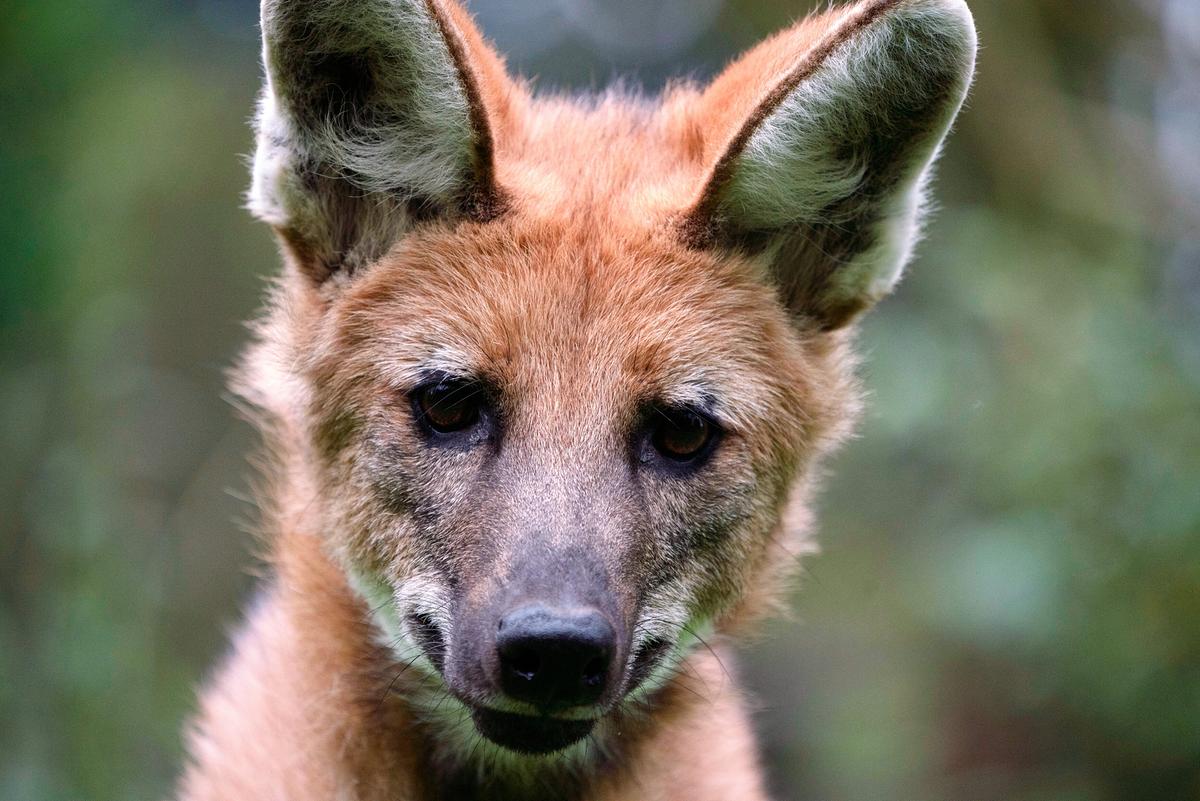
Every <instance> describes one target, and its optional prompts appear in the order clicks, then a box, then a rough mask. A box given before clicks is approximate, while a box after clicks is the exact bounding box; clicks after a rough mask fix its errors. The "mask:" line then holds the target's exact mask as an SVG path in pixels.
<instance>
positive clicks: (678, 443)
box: [653, 411, 712, 461]
mask: <svg viewBox="0 0 1200 801" xmlns="http://www.w3.org/2000/svg"><path fill="white" fill-rule="evenodd" d="M666 418H667V419H666V420H663V421H662V422H661V423H660V424H659V426H658V427H657V428H656V429H655V430H654V438H653V441H654V447H655V448H657V449H658V452H659V453H661V454H663V455H664V456H667V457H668V458H671V459H676V460H680V461H684V460H687V459H691V458H693V457H695V456H696V455H697V454H699V453H700V451H702V450H704V447H705V446H706V445H708V442H709V439H711V437H712V426H711V425H709V422H708V421H707V420H705V419H704V418H703V417H701V416H700V415H698V414H696V413H695V412H689V411H680V412H672V413H667V414H666Z"/></svg>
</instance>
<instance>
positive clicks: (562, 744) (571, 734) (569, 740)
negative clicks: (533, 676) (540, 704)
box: [471, 707, 596, 754]
mask: <svg viewBox="0 0 1200 801" xmlns="http://www.w3.org/2000/svg"><path fill="white" fill-rule="evenodd" d="M471 719H472V720H473V721H474V722H475V728H476V729H477V730H478V731H479V733H480V734H481V735H483V737H484V738H486V739H488V740H490V741H491V742H493V743H495V744H496V745H498V746H501V747H502V748H507V749H509V750H510V751H516V752H518V753H521V754H552V753H554V752H555V751H561V750H562V749H564V748H567V747H568V746H571V745H574V744H575V743H577V742H579V741H580V740H582V739H583V738H584V737H587V736H588V734H590V733H591V731H592V727H594V726H595V725H596V721H595V719H594V718H593V719H583V720H569V719H566V718H554V717H546V716H534V715H520V714H517V713H515V712H501V711H499V710H496V709H489V708H487V707H476V708H475V709H474V710H472V712H471Z"/></svg>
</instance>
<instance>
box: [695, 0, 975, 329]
mask: <svg viewBox="0 0 1200 801" xmlns="http://www.w3.org/2000/svg"><path fill="white" fill-rule="evenodd" d="M974 65H975V28H974V25H973V22H972V19H971V14H970V12H969V11H968V10H967V7H966V5H965V3H963V2H962V0H860V2H856V3H852V4H850V5H846V6H842V7H839V8H836V9H833V10H830V11H828V12H826V13H825V14H822V15H818V16H814V17H810V18H808V19H807V20H805V21H803V22H801V23H800V24H798V25H796V26H795V27H793V28H791V29H789V30H787V31H784V32H783V33H781V34H778V35H776V36H775V37H774V38H772V39H769V40H767V41H765V42H763V43H762V44H761V45H759V46H758V47H757V48H755V49H754V50H751V51H750V52H749V53H747V54H746V55H745V56H743V57H742V58H741V59H739V60H738V61H737V62H735V63H734V64H733V65H731V66H730V67H729V68H728V69H727V70H726V71H725V72H724V73H723V74H722V75H721V76H719V77H718V78H717V79H716V80H715V81H714V82H713V84H712V85H711V86H710V87H709V89H707V90H706V92H705V94H704V96H703V97H702V98H701V104H702V105H701V119H702V120H704V121H705V122H706V124H707V126H708V128H709V133H708V134H707V136H706V137H705V138H706V158H707V163H708V165H709V167H708V173H707V175H706V178H705V180H704V182H703V184H702V187H701V189H700V191H699V193H698V194H697V196H696V197H695V198H694V200H693V202H692V204H691V206H690V207H689V209H688V210H687V212H686V213H685V215H684V217H683V220H682V227H681V231H682V234H683V236H684V237H685V239H686V240H687V241H688V242H689V244H691V245H693V246H695V247H726V248H736V249H740V250H746V251H751V252H754V253H757V254H761V256H762V257H763V258H765V259H767V260H768V261H769V262H770V264H771V267H772V270H773V272H774V273H775V277H776V279H777V281H778V282H779V287H780V291H781V295H782V297H783V299H784V301H785V302H786V303H787V304H788V305H789V306H790V307H791V308H792V309H793V310H794V311H795V312H796V313H797V314H800V315H802V316H805V317H807V318H808V319H809V320H811V321H814V322H815V323H816V325H818V326H819V327H821V328H824V329H833V328H838V327H841V326H843V325H845V324H846V323H848V322H850V321H851V320H852V319H854V318H855V317H856V316H857V314H858V313H859V312H861V311H862V310H864V309H865V308H867V307H869V306H870V305H871V304H872V303H874V302H875V301H876V300H878V299H879V298H880V297H882V296H883V295H884V294H886V293H887V292H888V291H889V290H890V289H891V288H892V286H893V285H894V284H895V283H896V281H897V279H898V278H899V277H900V272H901V270H902V269H903V267H904V264H905V262H906V261H907V260H908V258H909V255H910V253H911V251H912V247H913V244H914V242H915V240H916V238H917V236H918V233H919V226H920V218H921V213H922V206H923V193H924V189H925V184H926V182H927V180H928V177H929V171H930V167H931V165H932V164H933V161H934V159H935V158H936V156H937V153H938V150H939V148H940V146H941V142H942V139H943V138H944V137H945V135H946V133H947V131H948V130H949V128H950V124H951V122H952V121H953V120H954V116H955V114H957V112H958V109H959V107H960V106H961V105H962V102H963V98H964V96H965V94H966V91H967V87H968V85H969V83H970V81H971V75H972V72H973V70H974Z"/></svg>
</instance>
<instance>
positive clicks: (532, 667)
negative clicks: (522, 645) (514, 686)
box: [504, 649, 542, 681]
mask: <svg viewBox="0 0 1200 801" xmlns="http://www.w3.org/2000/svg"><path fill="white" fill-rule="evenodd" d="M504 661H505V664H506V665H507V666H508V669H509V670H511V671H512V672H513V673H514V674H516V676H517V677H518V678H521V679H524V680H525V681H533V680H534V679H535V678H537V673H538V669H539V668H541V666H542V659H541V657H540V656H538V655H537V652H535V651H532V650H529V649H518V650H515V651H514V652H513V653H510V654H508V655H507V656H506V657H505V660H504Z"/></svg>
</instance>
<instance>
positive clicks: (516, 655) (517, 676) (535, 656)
mask: <svg viewBox="0 0 1200 801" xmlns="http://www.w3.org/2000/svg"><path fill="white" fill-rule="evenodd" d="M615 650H616V633H615V632H614V631H613V627H612V626H611V625H610V624H609V622H608V621H607V620H606V619H605V618H604V616H603V615H601V614H600V613H599V612H598V611H596V610H594V609H577V610H557V609H548V608H546V607H544V606H524V607H521V608H519V609H517V610H515V611H513V612H510V613H508V614H507V615H505V616H504V618H503V619H502V620H501V621H500V629H499V631H498V632H497V634H496V651H497V654H498V656H499V663H500V688H501V689H502V690H504V692H505V694H506V695H508V696H509V697H510V698H514V699H516V700H518V701H527V702H528V703H531V704H534V705H536V706H538V707H540V708H542V709H561V708H564V707H570V706H581V705H584V704H592V703H595V702H596V701H597V700H598V699H599V698H600V696H602V695H603V694H604V690H605V687H606V686H607V685H608V678H609V673H610V672H611V671H610V662H611V661H612V656H613V652H614V651H615Z"/></svg>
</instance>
